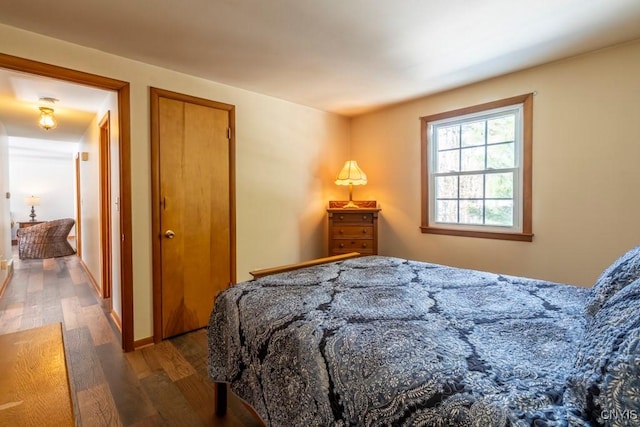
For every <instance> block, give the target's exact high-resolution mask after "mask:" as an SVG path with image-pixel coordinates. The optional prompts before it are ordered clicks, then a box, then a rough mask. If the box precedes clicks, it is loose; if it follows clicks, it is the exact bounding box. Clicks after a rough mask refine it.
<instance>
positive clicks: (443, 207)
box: [436, 200, 458, 223]
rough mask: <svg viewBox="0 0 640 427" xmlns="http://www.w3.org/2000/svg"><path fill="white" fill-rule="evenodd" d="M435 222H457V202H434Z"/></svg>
mask: <svg viewBox="0 0 640 427" xmlns="http://www.w3.org/2000/svg"><path fill="white" fill-rule="evenodd" d="M436 221H437V222H452V223H455V222H458V202H457V201H456V200H438V201H437V202H436Z"/></svg>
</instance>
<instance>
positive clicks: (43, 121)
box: [38, 98, 58, 130]
mask: <svg viewBox="0 0 640 427" xmlns="http://www.w3.org/2000/svg"><path fill="white" fill-rule="evenodd" d="M40 101H41V102H47V103H49V104H51V105H53V104H55V103H56V102H58V100H57V99H56V98H40ZM39 108H40V119H39V120H38V125H40V127H41V128H42V129H44V130H51V129H55V128H56V126H58V121H57V120H56V117H55V116H54V115H53V108H52V107H39Z"/></svg>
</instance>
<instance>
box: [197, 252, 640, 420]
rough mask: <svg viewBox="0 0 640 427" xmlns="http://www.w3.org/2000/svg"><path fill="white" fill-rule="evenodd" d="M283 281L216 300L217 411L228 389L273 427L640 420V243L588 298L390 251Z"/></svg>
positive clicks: (250, 285)
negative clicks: (418, 259) (408, 257)
mask: <svg viewBox="0 0 640 427" xmlns="http://www.w3.org/2000/svg"><path fill="white" fill-rule="evenodd" d="M284 270H285V271H282V270H276V271H280V272H278V273H276V274H267V275H262V274H260V275H258V276H259V277H258V278H256V279H254V280H251V281H248V282H244V283H240V284H238V285H236V286H233V287H231V288H229V289H227V290H225V291H224V292H223V293H222V294H221V295H219V296H218V297H217V299H216V302H215V306H214V309H213V311H212V313H211V318H210V323H209V326H208V332H207V333H208V340H209V356H208V363H209V365H208V369H209V376H210V378H211V380H212V381H214V382H216V383H217V384H218V385H219V387H218V389H219V390H220V392H219V398H220V399H221V400H220V401H219V402H218V405H219V406H218V412H219V413H220V414H222V413H224V404H225V403H224V396H225V390H226V386H227V385H228V386H229V387H230V388H231V390H232V391H233V392H234V393H235V394H236V395H238V396H239V397H240V398H241V399H243V400H244V401H245V402H246V403H248V404H249V405H250V406H251V407H252V408H253V410H254V411H255V412H256V413H257V415H258V416H259V417H260V418H261V419H262V421H263V422H264V423H265V424H266V425H268V426H288V427H289V426H351V425H362V426H378V425H394V426H402V425H406V426H418V425H423V426H510V425H514V426H521V425H522V426H531V425H533V426H567V425H569V426H599V425H621V426H623V425H630V426H631V425H634V426H637V425H640V316H639V315H638V313H640V280H639V278H640V246H638V247H636V248H633V249H631V250H630V251H628V252H627V253H625V254H624V255H622V256H621V257H620V258H618V259H617V260H616V261H615V262H614V263H613V264H612V265H611V266H610V267H608V268H607V269H606V270H605V271H604V272H603V273H602V274H601V275H600V277H599V278H598V280H597V281H596V283H595V285H594V286H593V288H591V289H586V288H580V287H576V286H571V285H566V284H559V283H552V282H548V281H542V280H534V279H529V278H522V277H514V276H508V275H499V274H493V273H489V272H482V271H475V270H466V269H460V268H453V267H448V266H444V265H438V264H431V263H425V262H418V261H411V260H406V259H400V258H394V257H383V256H368V257H354V258H346V259H341V260H338V261H335V260H333V262H328V263H318V264H317V265H306V266H304V268H296V269H294V268H285V269H284ZM289 270H290V271H289ZM268 273H271V271H270V272H268Z"/></svg>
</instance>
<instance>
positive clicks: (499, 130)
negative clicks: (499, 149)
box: [487, 113, 516, 144]
mask: <svg viewBox="0 0 640 427" xmlns="http://www.w3.org/2000/svg"><path fill="white" fill-rule="evenodd" d="M515 123H516V116H515V114H514V113H509V115H506V116H501V117H495V118H493V119H490V120H487V133H488V135H487V143H488V144H495V143H497V142H510V141H514V140H515V135H516V125H515Z"/></svg>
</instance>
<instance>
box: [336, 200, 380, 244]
mask: <svg viewBox="0 0 640 427" xmlns="http://www.w3.org/2000/svg"><path fill="white" fill-rule="evenodd" d="M332 206H335V205H332V204H331V203H330V204H329V208H328V209H327V213H328V216H329V256H333V255H339V254H345V253H348V252H359V253H360V254H362V255H377V254H378V213H379V212H380V208H377V207H361V208H359V209H344V208H340V207H332ZM373 206H375V202H374V204H373Z"/></svg>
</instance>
